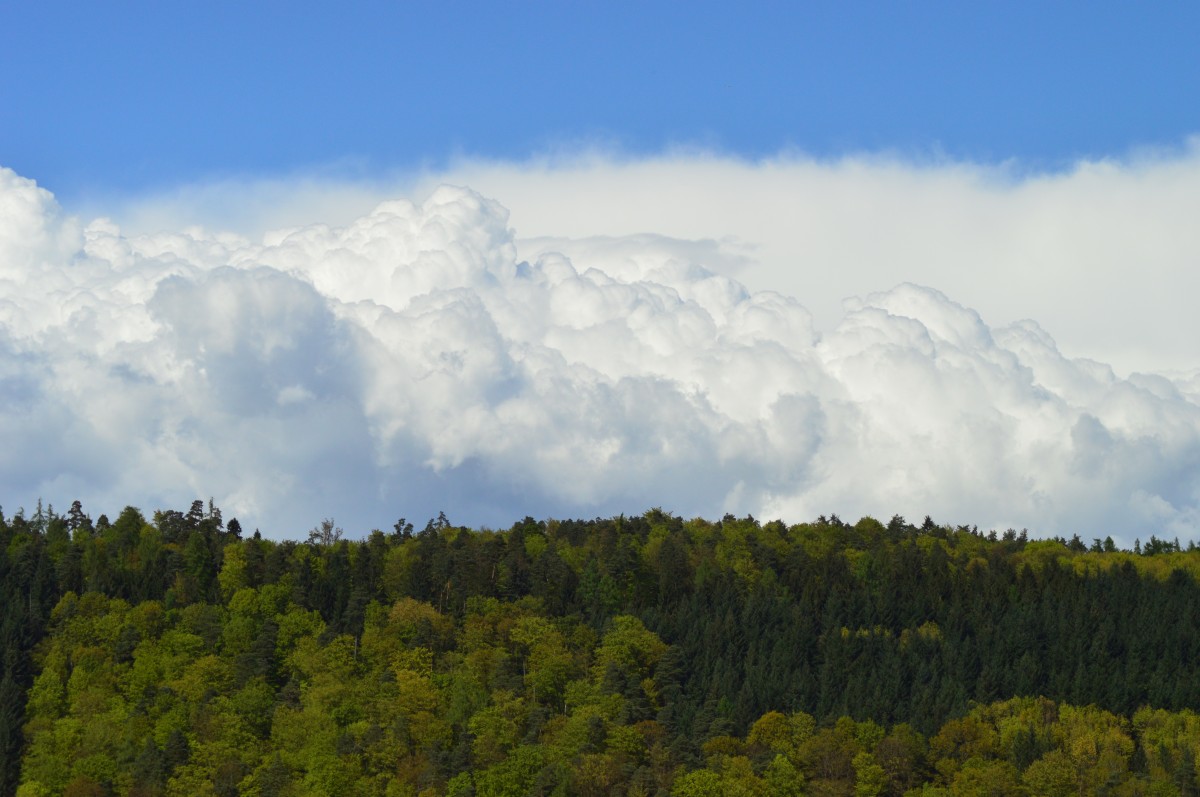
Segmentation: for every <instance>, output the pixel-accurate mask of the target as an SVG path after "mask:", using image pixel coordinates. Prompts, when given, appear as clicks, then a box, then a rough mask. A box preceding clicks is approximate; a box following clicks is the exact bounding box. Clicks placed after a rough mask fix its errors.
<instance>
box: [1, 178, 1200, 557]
mask: <svg viewBox="0 0 1200 797" xmlns="http://www.w3.org/2000/svg"><path fill="white" fill-rule="evenodd" d="M523 251H529V252H531V253H532V254H530V255H529V257H528V259H527V260H522V259H521V258H519V257H518V254H517V247H516V244H515V242H514V233H513V230H512V229H511V228H510V226H509V219H508V213H507V211H506V210H505V209H504V208H503V207H501V206H500V205H499V204H497V203H496V202H494V201H491V200H488V199H485V198H483V197H481V196H479V195H478V194H476V193H474V192H472V191H470V190H467V189H462V188H450V187H442V188H439V189H437V190H436V191H434V192H433V193H432V195H430V196H429V197H428V198H427V199H426V200H425V201H423V202H421V203H420V204H413V203H411V202H407V201H389V202H385V203H383V204H380V205H379V206H378V207H376V208H375V209H374V210H373V211H371V212H370V213H368V214H366V215H364V216H362V217H361V218H358V219H356V220H354V221H353V222H351V223H349V224H347V225H345V226H339V227H329V226H321V225H313V226H306V227H301V228H296V229H289V230H281V231H276V232H272V233H269V234H267V235H266V236H263V237H261V238H258V239H255V240H249V239H246V238H242V237H238V236H235V235H232V234H219V233H211V232H207V231H204V230H200V229H186V230H181V231H178V232H171V233H158V234H153V235H140V236H129V237H127V236H124V235H122V233H121V231H120V230H119V229H118V228H117V227H116V226H115V225H113V224H112V223H110V222H107V221H103V220H100V221H95V222H92V223H90V224H87V225H86V226H84V225H82V224H81V223H80V222H79V221H77V220H76V219H74V218H71V217H69V216H66V215H64V214H63V213H62V212H61V210H60V209H59V208H58V206H57V205H56V203H55V202H54V200H53V197H51V196H50V195H49V194H48V193H47V192H46V191H44V190H42V189H40V188H38V187H37V186H36V185H35V184H34V183H33V182H31V181H29V180H26V179H23V178H21V177H19V176H18V175H16V174H14V173H12V172H11V171H7V170H0V393H2V395H3V397H4V398H3V402H2V403H0V435H2V437H3V440H4V441H5V446H4V447H3V449H0V483H3V484H4V485H5V493H6V494H5V496H3V498H4V500H6V501H8V502H10V504H15V503H17V502H20V501H32V500H34V499H35V498H36V497H37V496H43V497H45V498H48V499H51V500H57V501H69V500H71V499H73V498H75V497H79V498H81V499H83V500H84V501H85V504H90V505H92V506H94V507H97V511H99V510H100V509H103V510H107V511H114V510H116V509H119V505H123V504H124V503H125V502H130V501H134V502H142V503H144V504H145V505H146V506H145V508H153V507H154V506H158V505H170V506H179V505H186V503H187V502H188V501H190V500H191V499H192V498H193V497H196V496H203V497H207V496H209V495H212V496H214V497H215V498H216V500H217V503H218V504H220V505H221V506H223V507H224V508H225V510H226V512H227V514H228V513H232V514H236V515H238V516H240V517H241V518H242V520H243V524H244V525H249V526H254V525H261V526H263V530H264V531H265V532H267V533H272V534H276V535H293V536H294V535H297V534H300V533H302V531H303V530H304V529H306V528H308V527H310V526H311V525H313V523H314V522H315V521H316V520H318V519H319V518H320V517H322V516H326V515H331V514H333V515H336V516H337V517H338V518H339V522H341V523H342V525H345V526H346V527H347V528H350V529H354V530H356V531H365V530H366V529H368V528H370V527H372V526H377V527H383V528H387V527H389V526H390V524H391V523H392V522H393V521H394V520H395V519H396V518H397V517H399V516H400V515H406V516H408V517H409V518H410V519H413V518H424V517H426V516H429V515H431V514H436V512H437V511H438V510H439V509H445V510H446V511H447V512H448V513H449V514H450V515H451V518H452V519H454V520H459V521H462V522H472V523H490V524H494V525H501V524H507V523H508V522H510V521H511V520H513V519H514V518H517V517H520V516H522V515H525V514H534V515H542V516H544V515H557V516H564V515H571V516H579V515H591V514H597V513H612V512H620V511H627V512H628V511H634V512H637V511H641V510H644V509H646V508H648V507H650V506H654V505H661V506H663V507H664V508H667V509H670V510H673V511H676V512H680V513H683V514H688V515H691V514H704V515H709V516H712V515H720V514H722V513H724V512H726V511H731V512H735V513H738V514H744V513H746V512H750V513H753V514H755V515H756V516H761V517H779V516H782V517H784V518H785V519H789V520H800V519H808V518H811V517H814V516H816V515H817V514H820V513H829V512H837V513H839V514H840V515H842V516H843V517H850V518H856V517H857V516H858V515H860V514H864V513H873V514H876V515H881V516H884V517H889V516H890V515H891V513H893V512H901V513H905V514H908V515H910V516H917V517H920V516H921V515H923V514H925V513H930V514H932V515H933V516H934V517H935V518H937V519H939V520H945V521H950V522H965V523H977V524H979V525H980V526H981V527H991V526H994V527H999V528H1004V527H1006V526H1014V527H1018V528H1019V527H1022V526H1026V527H1029V528H1030V529H1031V530H1032V531H1034V532H1045V533H1066V534H1071V533H1075V532H1078V533H1080V534H1081V535H1082V536H1084V537H1085V538H1089V537H1092V536H1100V537H1103V536H1104V535H1106V534H1112V535H1113V536H1114V537H1117V538H1119V539H1122V540H1124V541H1126V542H1131V541H1132V539H1133V538H1134V537H1135V536H1142V537H1143V538H1145V537H1146V536H1148V535H1149V534H1151V533H1155V534H1158V535H1159V536H1164V535H1165V536H1175V535H1179V536H1180V537H1182V538H1190V537H1193V536H1194V535H1195V529H1196V527H1197V523H1198V522H1200V517H1198V516H1197V513H1198V510H1200V486H1198V485H1200V383H1198V382H1197V381H1196V380H1192V381H1190V382H1189V381H1187V380H1182V379H1176V380H1174V381H1172V380H1171V379H1168V378H1166V377H1162V376H1143V375H1134V376H1132V377H1130V378H1128V379H1121V378H1118V377H1117V376H1115V375H1114V373H1113V371H1112V370H1111V369H1109V368H1108V367H1106V366H1104V365H1102V364H1099V363H1095V362H1090V361H1085V360H1077V359H1070V358H1068V357H1065V356H1063V354H1061V353H1060V352H1059V351H1058V350H1057V348H1056V346H1055V344H1054V342H1053V340H1051V339H1050V337H1049V336H1048V335H1047V334H1046V333H1045V332H1043V331H1042V330H1041V329H1039V328H1038V326H1037V325H1036V324H1034V323H1033V322H1028V321H1027V322H1022V323H1019V324H1016V325H1012V326H1006V327H1003V328H990V327H989V326H988V325H987V324H986V323H985V322H984V320H983V319H981V318H980V316H979V315H978V314H977V313H975V312H974V311H972V310H970V309H968V308H965V307H962V306H960V305H958V304H956V303H955V302H954V301H953V300H951V299H950V298H947V297H946V296H944V295H942V294H941V293H939V292H938V291H936V290H933V289H931V288H926V287H919V286H916V285H911V284H902V285H899V286H897V287H894V288H892V289H891V290H888V291H886V292H883V293H879V294H872V295H869V296H866V297H864V298H861V299H860V300H858V301H856V302H854V303H852V304H851V305H849V306H848V307H847V310H846V313H845V315H844V317H843V318H842V320H841V321H840V323H838V324H837V326H836V327H835V328H833V329H832V330H830V331H828V332H824V333H818V332H816V331H815V330H814V327H813V324H812V322H811V319H810V316H809V313H808V312H807V311H806V310H805V308H804V307H803V306H801V305H800V304H799V303H798V302H797V301H796V300H795V299H792V298H789V297H787V296H783V295H780V294H777V293H771V292H766V291H762V292H750V291H748V290H747V289H745V288H744V287H743V286H742V285H740V284H739V283H737V282H735V281H734V280H732V279H731V278H729V277H727V276H721V275H719V274H718V273H717V268H716V266H717V265H718V261H721V259H722V258H728V254H727V253H725V252H723V251H721V250H719V249H718V248H717V247H714V246H712V245H709V244H706V243H704V242H689V241H678V240H672V239H667V238H662V237H657V236H652V235H642V236H633V237H625V238H615V239H589V240H576V241H574V242H569V245H564V246H558V247H550V246H546V247H536V246H533V247H529V246H526V247H525V249H524V250H523ZM720 265H722V266H726V265H728V264H727V263H725V262H723V261H722V262H721V263H720ZM11 508H12V507H11V506H10V507H9V509H10V510H11Z"/></svg>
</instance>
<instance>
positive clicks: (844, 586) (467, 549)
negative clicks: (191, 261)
mask: <svg viewBox="0 0 1200 797" xmlns="http://www.w3.org/2000/svg"><path fill="white" fill-rule="evenodd" d="M414 531H415V530H414V528H413V526H412V525H411V524H409V523H407V522H406V521H405V520H403V519H401V520H400V521H399V522H397V523H396V524H395V527H394V528H393V529H390V530H388V531H387V532H383V531H378V530H376V531H372V532H370V533H369V534H368V535H366V537H365V539H362V540H361V541H349V540H347V539H344V538H343V535H342V531H341V529H339V528H337V526H336V525H335V524H334V522H333V521H325V522H323V523H321V524H320V525H318V526H317V527H316V528H314V529H313V530H312V531H311V532H309V533H308V534H307V538H306V539H305V540H303V541H293V542H273V541H269V540H264V539H261V538H260V537H259V535H258V534H257V533H255V534H253V535H244V534H243V532H242V529H241V528H240V526H239V524H238V523H237V522H236V521H235V520H231V521H230V522H229V523H228V524H225V523H224V522H223V520H222V517H221V513H220V511H219V510H218V509H216V508H215V507H214V506H212V504H211V502H210V503H209V504H208V505H207V506H205V505H204V504H203V503H202V502H199V501H197V502H195V503H194V504H193V505H192V507H191V508H190V510H189V511H187V512H186V513H184V512H178V511H160V512H156V513H154V515H153V517H151V518H150V519H148V520H147V519H146V518H145V517H144V516H143V514H142V513H141V512H140V511H139V510H137V509H134V508H132V507H127V508H126V509H125V510H124V511H122V512H121V513H120V514H119V516H117V518H116V519H115V520H114V521H112V522H110V521H109V520H108V518H106V517H104V516H100V517H99V518H98V519H97V520H96V521H94V522H93V520H92V519H91V518H90V517H89V516H88V515H87V514H86V513H85V512H84V510H83V508H82V507H81V506H79V504H78V502H77V503H76V504H75V505H74V506H72V508H71V509H70V511H68V512H67V513H66V514H65V515H60V514H58V513H56V512H54V511H53V510H52V509H50V508H45V509H43V508H42V507H41V506H39V508H38V509H37V511H36V512H34V513H32V514H31V515H26V514H25V513H18V514H17V515H16V516H14V517H11V518H4V517H3V515H2V514H0V584H2V585H3V618H2V626H0V635H2V636H0V641H2V643H3V659H2V661H0V667H2V670H0V793H3V794H10V793H14V792H16V793H18V794H20V795H23V797H33V795H58V794H65V795H73V796H74V797H78V796H79V795H110V794H111V795H163V794H169V795H202V794H209V795H222V796H224V795H261V796H263V797H266V796H267V795H357V794H362V795H417V794H423V795H479V796H480V797H483V796H484V795H524V794H564V795H565V794H582V795H593V794H594V795H601V794H646V795H653V794H664V795H666V794H676V795H681V796H684V797H687V796H690V795H708V794H713V795H716V794H733V795H736V794H746V795H800V794H846V795H876V794H888V795H899V794H905V793H906V792H909V791H914V792H915V793H920V794H943V793H946V794H1021V793H1028V794H1031V795H1035V794H1036V795H1044V794H1192V793H1195V792H1196V790H1197V787H1198V785H1200V784H1198V783H1197V778H1196V771H1195V758H1196V754H1197V751H1198V750H1200V715H1197V714H1196V713H1194V710H1195V709H1197V708H1200V632H1198V626H1197V620H1198V619H1200V584H1198V582H1197V575H1198V574H1200V552H1197V551H1194V550H1192V549H1191V546H1189V550H1180V546H1179V544H1178V543H1177V542H1164V541H1162V540H1158V539H1151V540H1150V541H1149V542H1148V543H1147V544H1146V545H1142V544H1141V543H1139V544H1138V545H1137V546H1136V551H1118V550H1116V548H1115V546H1114V545H1113V544H1112V542H1111V540H1105V541H1101V540H1094V541H1091V542H1090V544H1085V543H1084V542H1083V541H1081V540H1079V539H1078V538H1075V539H1072V540H1070V541H1067V540H1047V541H1029V540H1027V539H1026V538H1025V535H1024V534H1018V533H1016V532H1012V531H1009V532H1005V533H1002V534H1000V535H996V534H994V533H988V534H981V533H979V532H978V531H977V530H975V529H968V528H964V527H959V528H950V527H942V526H938V525H936V524H935V523H933V522H932V521H931V520H929V519H928V518H927V519H926V520H925V522H924V523H923V524H922V525H921V526H919V527H915V526H913V525H910V524H908V523H906V522H905V521H904V519H903V518H900V517H895V518H893V519H892V520H891V522H889V523H888V524H887V525H886V526H885V525H884V524H882V523H880V522H878V521H876V520H873V519H871V518H864V519H862V520H860V521H859V522H858V523H856V524H854V525H849V524H846V523H843V522H842V521H840V520H839V519H838V518H837V517H830V518H819V519H818V520H817V521H815V522H812V523H802V524H798V525H794V526H786V525H784V524H782V523H779V522H772V523H767V524H760V523H759V522H757V521H755V520H754V519H753V518H749V517H747V518H734V517H731V516H726V517H725V518H724V519H723V520H721V521H720V522H709V521H705V520H700V519H696V520H683V519H681V518H678V517H674V516H671V515H669V514H666V513H664V512H661V511H658V510H651V511H650V512H647V513H646V514H645V515H643V516H640V517H617V518H608V519H596V520H590V521H553V520H551V521H541V522H539V521H535V520H533V519H531V518H526V519H525V520H524V521H522V522H520V523H517V524H516V525H514V526H513V527H512V528H511V529H508V530H506V531H491V530H470V529H465V528H459V527H456V526H454V525H452V524H451V523H450V522H449V521H448V520H447V519H446V517H445V516H444V515H443V516H440V517H439V518H437V519H434V520H431V521H430V522H429V523H428V524H426V525H425V527H424V528H423V529H421V530H420V531H416V532H415V533H414Z"/></svg>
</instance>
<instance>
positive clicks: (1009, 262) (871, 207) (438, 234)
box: [0, 0, 1200, 545]
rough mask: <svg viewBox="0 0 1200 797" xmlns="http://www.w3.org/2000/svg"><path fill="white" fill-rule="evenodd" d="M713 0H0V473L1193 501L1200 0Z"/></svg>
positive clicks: (1156, 514) (299, 506) (132, 498)
mask: <svg viewBox="0 0 1200 797" xmlns="http://www.w3.org/2000/svg"><path fill="white" fill-rule="evenodd" d="M744 5H745V4H742V6H744ZM742 6H737V7H735V5H734V4H716V3H688V4H683V3H654V2H642V3H614V2H604V3H590V2H572V3H532V2H531V3H514V4H483V3H452V2H443V3H387V4H385V3H377V4H366V3H358V4H353V6H352V8H351V9H350V10H346V9H345V8H339V7H334V6H333V5H332V4H329V5H321V6H318V5H316V4H311V3H295V2H292V3H225V2H203V3H201V2H173V3H107V4H100V3H55V2H43V3H38V4H34V3H24V2H21V3H18V2H9V0H0V398H2V399H3V400H0V440H3V441H4V442H5V445H4V446H3V447H2V450H0V485H3V486H4V489H5V490H6V493H5V494H4V495H0V502H3V503H4V506H5V509H6V510H7V511H11V510H12V509H13V507H15V506H20V505H22V504H24V505H26V506H32V505H33V504H34V502H35V501H36V500H37V499H38V498H39V497H41V498H43V499H44V500H46V501H48V502H51V503H54V504H55V505H57V506H59V507H62V506H68V505H69V504H70V501H72V500H74V499H76V498H78V499H81V500H82V501H83V503H84V505H85V507H87V508H89V509H91V511H93V513H95V514H98V513H99V512H102V511H103V512H107V513H108V514H109V515H110V516H114V513H115V512H119V510H120V507H122V506H124V505H125V504H127V503H129V504H135V505H138V506H140V507H142V508H143V509H145V510H146V511H147V512H151V511H153V509H155V508H160V507H180V508H186V507H187V506H188V505H190V502H191V501H192V500H193V499H194V498H196V497H201V498H208V497H210V496H211V497H212V498H213V499H214V500H215V501H216V503H217V504H218V505H219V506H222V507H223V509H225V514H226V516H227V517H229V516H238V517H239V518H240V519H241V520H242V521H243V525H245V526H247V527H248V528H249V527H256V526H260V527H262V530H263V531H264V533H266V534H269V535H271V536H276V537H297V536H301V537H302V536H303V534H304V533H305V531H306V530H307V529H308V528H310V527H312V526H313V525H314V524H315V523H317V522H318V521H319V520H320V519H321V518H323V517H329V516H333V517H335V518H336V519H337V520H338V521H339V522H340V523H341V524H342V525H343V526H344V527H345V528H346V529H347V531H348V533H350V534H352V535H358V534H361V533H364V532H365V531H367V530H369V529H371V528H375V527H378V528H385V529H386V528H390V526H391V524H392V523H393V522H395V520H396V519H397V518H398V517H400V516H402V515H403V516H406V517H408V518H409V519H410V520H415V521H417V522H418V523H420V522H423V520H424V519H425V518H428V517H432V516H436V514H437V513H438V511H440V510H445V511H447V513H448V515H449V516H450V517H451V519H452V520H453V521H455V522H465V523H471V524H476V525H479V524H484V525H490V526H506V525H508V524H510V523H511V522H513V520H515V519H516V518H520V517H524V516H525V515H533V516H535V517H547V516H554V517H592V516H596V515H605V514H615V513H618V512H627V513H629V512H633V513H637V512H642V511H645V509H646V508H648V507H650V506H661V507H663V508H664V509H666V510H668V511H673V512H677V513H680V514H683V515H688V516H694V515H703V516H708V517H714V516H716V517H719V516H721V515H722V514H724V513H725V512H733V513H735V514H738V515H744V514H746V513H752V514H754V515H755V516H756V517H760V518H764V519H769V518H774V517H779V518H783V519H784V520H787V521H798V520H805V519H811V518H814V517H816V516H817V515H818V514H830V513H836V514H838V515H840V516H841V517H845V518H856V517H858V516H861V515H863V514H872V515H875V516H877V517H881V518H887V517H890V516H891V515H892V514H893V513H897V512H898V513H900V514H903V515H906V516H908V517H915V518H920V517H923V516H924V515H926V514H930V515H932V516H933V517H934V519H935V520H937V521H939V522H953V523H967V524H977V525H979V526H980V527H981V528H998V529H1004V528H1006V527H1010V526H1011V527H1013V528H1022V527H1027V528H1029V529H1030V531H1031V532H1033V533H1034V534H1056V533H1061V534H1064V535H1066V536H1070V535H1071V534H1072V533H1076V532H1078V533H1080V535H1081V536H1082V537H1084V538H1085V539H1091V538H1092V537H1095V536H1099V537H1104V536H1105V535H1108V534H1111V535H1112V536H1113V537H1114V538H1115V539H1117V540H1119V541H1121V542H1123V543H1124V544H1127V545H1128V544H1131V543H1132V540H1133V539H1134V538H1136V537H1141V538H1142V539H1143V540H1144V539H1146V538H1147V537H1148V536H1149V535H1150V534H1152V533H1153V534H1158V535H1159V536H1160V537H1162V536H1167V537H1174V536H1179V537H1180V538H1181V539H1196V538H1198V537H1200V351H1198V350H1197V348H1196V344H1195V341H1197V340H1200V314H1197V313H1196V312H1195V306H1194V305H1195V297H1196V296H1197V295H1200V225H1197V224H1196V223H1195V216H1196V208H1200V104H1197V103H1196V101H1195V100H1196V98H1197V97H1200V55H1198V52H1200V48H1196V47H1195V46H1194V41H1193V39H1194V34H1195V31H1197V30H1200V6H1198V5H1196V4H1194V3H1193V4H1182V3H1180V4H1163V3H1159V4H1153V5H1150V4H1141V5H1133V4H1116V3H1067V2H1061V3H1053V4H1049V3H1016V2H1007V3H983V2H980V3H961V2H955V3H949V2H947V3H934V2H929V3H898V2H897V3H886V4H885V3H875V4H850V3H802V4H801V3H795V4H784V3H772V4H765V3H760V4H754V5H751V6H750V7H749V8H746V7H742Z"/></svg>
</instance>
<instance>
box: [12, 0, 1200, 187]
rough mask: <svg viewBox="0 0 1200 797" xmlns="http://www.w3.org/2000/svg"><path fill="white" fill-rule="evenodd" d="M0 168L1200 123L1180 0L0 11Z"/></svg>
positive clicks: (816, 150) (1173, 132)
mask: <svg viewBox="0 0 1200 797" xmlns="http://www.w3.org/2000/svg"><path fill="white" fill-rule="evenodd" d="M0 19H2V20H3V24H2V25H0V44H2V45H3V46H0V108H3V109H4V117H5V118H4V123H3V124H2V125H0V162H3V163H4V164H5V165H6V166H8V167H9V168H12V169H14V170H16V171H17V172H18V173H20V174H24V175H31V176H34V177H35V178H36V179H37V180H38V181H39V182H40V183H41V184H43V185H45V186H47V187H49V188H50V189H51V190H53V191H55V192H56V194H57V195H59V196H60V198H64V199H67V200H70V199H72V198H74V197H76V196H83V195H86V194H89V193H93V194H94V193H100V194H107V193H112V192H121V191H124V192H136V191H139V190H145V189H146V188H149V187H162V186H164V185H172V184H178V183H183V182H190V181H196V180H203V179H211V178H212V177H214V176H226V175H247V174H249V175H272V174H290V173H294V172H296V171H311V170H316V169H323V170H326V172H329V171H330V170H332V171H334V172H338V173H344V174H351V175H355V174H362V173H372V172H376V171H379V170H405V169H413V168H422V167H428V166H430V165H434V166H437V165H441V164H444V163H445V162H446V161H447V160H448V159H450V158H453V157H455V156H457V155H463V154H466V155H471V156H476V157H486V158H493V159H505V160H522V159H526V158H529V157H531V156H534V155H537V154H540V153H545V152H547V151H550V152H553V151H556V150H560V149H564V148H565V149H571V148H574V147H578V146H580V145H581V144H588V145H594V144H597V143H599V144H602V145H604V146H606V147H610V148H614V149H617V150H619V151H621V152H623V153H627V154H635V155H636V154H646V153H657V152H661V151H663V150H665V149H667V148H670V147H673V146H679V145H692V146H700V147H703V148H707V149H714V150H717V151H720V152H724V153H729V154H734V155H737V156H741V157H746V158H752V159H753V158H760V157H763V156H770V155H773V154H775V153H777V152H779V151H781V150H787V149H794V150H800V151H803V152H805V153H807V154H810V155H813V156H816V157H837V156H841V155H844V154H846V153H854V152H862V151H867V152H879V151H889V152H898V153H900V154H903V155H906V156H910V157H914V158H942V157H948V158H953V159H965V160H971V161H977V162H988V163H994V162H1005V161H1012V160H1015V161H1017V162H1019V163H1020V164H1022V165H1023V166H1024V167H1026V168H1033V169H1046V168H1049V169H1054V168H1061V167H1063V166H1065V165H1068V164H1070V163H1071V162H1073V161H1075V160H1077V159H1080V158H1098V157H1104V156H1124V155H1126V154H1127V153H1128V152H1130V151H1131V150H1135V149H1138V148H1144V147H1168V148H1171V147H1178V146H1180V145H1181V144H1182V142H1183V141H1184V139H1185V138H1186V137H1187V136H1189V135H1191V134H1193V133H1194V132H1195V131H1196V130H1200V105H1197V103H1196V102H1195V97H1197V96H1200V55H1198V52H1200V48H1196V47H1195V46H1194V45H1195V41H1194V36H1193V34H1194V32H1195V31H1196V30H1197V29H1198V28H1200V7H1197V6H1196V5H1195V4H1191V3H1178V4H1176V3H1167V4H1132V3H1083V2H1062V3H1049V4H1048V3H999V2H996V3H990V2H989V3H957V2H927V3H857V4H851V3H791V4H788V3H757V4H732V3H710V2H700V3H687V4H683V3H675V2H671V3H661V2H649V3H613V2H572V3H543V2H525V3H503V4H496V3H462V2H447V3H425V2H421V3H354V4H349V7H335V6H334V5H333V4H316V3H294V2H288V3H282V2H261V3H230V2H205V3H199V2H181V3H128V2H117V3H78V2H76V3H63V2H46V3H24V2H9V1H7V0H6V2H4V3H2V4H0Z"/></svg>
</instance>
